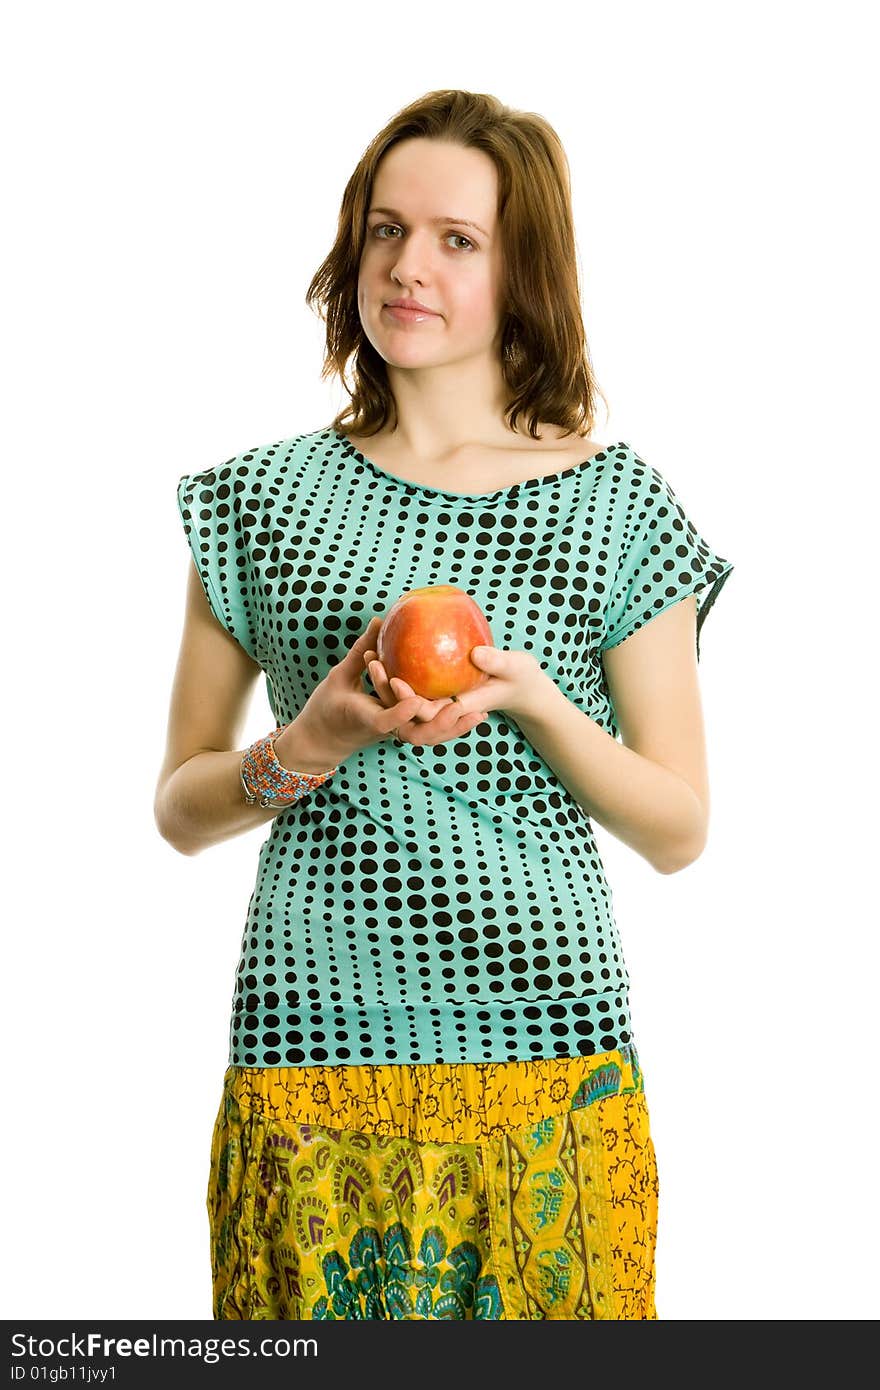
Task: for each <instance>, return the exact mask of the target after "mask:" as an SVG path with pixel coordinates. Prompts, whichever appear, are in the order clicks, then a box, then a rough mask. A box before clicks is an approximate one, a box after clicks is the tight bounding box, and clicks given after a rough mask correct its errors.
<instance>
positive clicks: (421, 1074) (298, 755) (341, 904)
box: [156, 91, 732, 1320]
mask: <svg viewBox="0 0 880 1390" xmlns="http://www.w3.org/2000/svg"><path fill="white" fill-rule="evenodd" d="M309 302H311V303H317V302H320V304H321V305H322V306H323V307H324V309H325V311H326V313H325V319H326V324H327V356H326V361H325V367H324V373H325V375H326V374H327V373H328V372H329V371H334V372H336V373H338V374H339V376H340V378H341V379H342V380H343V382H344V381H345V377H344V370H345V366H346V363H347V362H348V361H349V359H350V358H351V357H352V356H353V357H354V362H355V365H354V383H353V387H352V388H351V389H349V387H348V386H346V390H347V391H348V394H349V396H350V400H351V404H350V409H349V410H348V411H347V412H346V413H344V414H341V415H340V416H338V417H337V418H336V419H334V420H333V422H332V424H331V425H329V426H326V427H323V428H321V429H318V430H315V431H313V432H311V433H306V434H299V435H294V436H292V437H290V438H287V439H282V440H278V441H276V442H275V443H272V444H267V445H265V446H263V447H260V448H254V449H249V450H247V451H246V452H244V453H241V454H239V455H237V456H236V457H234V458H231V459H229V460H228V461H227V462H226V463H224V464H222V465H219V466H217V467H213V468H209V469H208V470H206V471H203V472H199V473H194V474H191V475H187V476H184V477H183V478H182V479H181V480H180V484H179V488H178V501H179V506H180V511H181V515H182V518H183V522H184V526H185V530H186V534H187V537H188V540H189V543H190V546H191V548H192V555H193V560H194V563H193V567H192V570H191V573H190V580H189V591H188V607H187V616H186V623H185V630H184V635H183V642H182V648H181V653H180V660H179V666H178V670H177V674H176V678H175V685H174V691H173V697H172V708H171V716H170V724H169V742H168V750H167V757H166V760H165V764H164V767H163V769H162V772H161V774H160V778H159V785H158V788H157V797H156V817H157V824H158V826H159V828H160V830H161V833H162V834H163V836H164V837H165V838H166V839H167V840H168V841H169V842H170V843H171V844H172V845H173V846H174V847H175V848H176V849H178V850H180V852H181V853H184V854H196V853H199V852H200V851H201V850H203V849H205V848H207V847H208V846H210V845H214V844H218V843H220V842H221V841H223V840H226V839H228V838H230V837H231V836H233V835H237V834H241V833H243V832H246V831H248V830H251V829H253V828H254V827H255V826H258V825H263V824H266V823H271V830H270V832H269V834H268V837H267V838H266V839H265V840H264V841H263V844H262V847H261V849H260V854H259V863H258V869H257V877H256V884H255V887H254V891H253V894H252V896H251V900H250V904H249V908H248V914H247V921H246V924H245V927H244V935H243V939H242V944H241V956H240V961H239V965H238V972H237V978H236V982H235V991H234V1003H233V1013H232V1022H231V1030H230V1052H229V1065H228V1067H227V1070H226V1073H225V1078H224V1085H223V1093H222V1098H221V1102H220V1106H219V1111H218V1114H217V1120H216V1125H215V1128H214V1134H213V1142H212V1150H211V1165H210V1176H209V1184H208V1194H207V1205H208V1212H209V1218H210V1234H211V1252H212V1265H213V1269H212V1274H213V1316H214V1317H215V1318H216V1319H226V1318H229V1319H232V1318H235V1319H260V1318H267V1319H278V1318H281V1319H291V1320H293V1319H296V1320H300V1319H315V1318H327V1319H338V1318H389V1319H392V1318H394V1319H396V1318H406V1319H430V1318H493V1319H544V1318H556V1319H562V1318H565V1319H581V1318H585V1319H592V1318H608V1319H643V1318H645V1319H647V1318H656V1316H657V1312H656V1304H655V1296H654V1288H655V1271H654V1251H655V1241H656V1230H657V1198H658V1185H657V1172H656V1164H655V1155H654V1150H653V1145H652V1142H651V1135H650V1127H649V1120H648V1111H647V1108H646V1100H645V1089H644V1081H643V1075H642V1070H641V1066H640V1062H639V1058H638V1055H637V1051H636V1046H635V1042H634V1035H633V1029H632V1025H631V1021H630V1015H629V1007H628V995H627V987H628V976H627V971H626V966H625V963H624V958H623V953H622V951H621V946H620V941H619V938H618V932H617V927H616V924H615V920H614V915H613V910H612V901H611V890H610V888H609V886H608V884H607V882H606V879H605V876H604V872H603V866H602V861H601V857H600V855H599V851H598V849H597V847H596V842H595V839H594V836H593V830H592V821H593V820H594V819H595V820H597V821H598V822H599V823H600V824H601V825H603V826H604V827H605V828H606V829H607V830H608V831H609V832H610V833H611V834H614V835H616V836H617V837H618V838H620V839H621V840H623V841H624V842H625V843H626V844H628V845H630V846H631V847H632V848H633V849H634V850H635V851H636V853H638V854H640V855H642V856H643V858H644V859H646V860H647V861H648V862H649V863H650V864H652V865H653V866H654V867H655V868H656V869H657V871H658V872H659V873H662V874H668V873H674V872H676V871H678V870H680V869H682V868H684V867H686V866H687V865H688V864H690V863H692V862H693V861H694V860H695V859H696V858H697V856H698V855H699V854H700V853H701V851H702V850H703V848H704V846H705V843H706V835H707V826H708V819H709V788H708V782H707V773H706V751H705V747H704V740H703V731H702V719H701V707H700V694H699V686H698V672H697V663H698V660H699V630H700V627H701V625H702V622H703V621H704V620H705V617H706V614H707V612H708V610H709V607H710V604H711V603H712V601H713V600H714V598H715V597H716V596H717V594H718V592H719V591H720V589H721V586H722V584H723V583H724V581H725V580H726V579H727V577H728V575H729V573H730V572H731V569H732V565H731V564H730V562H729V561H727V560H724V559H721V558H720V557H719V556H718V555H717V554H715V553H714V552H713V551H712V550H711V549H710V547H709V545H708V544H707V542H706V541H705V540H704V539H703V538H702V536H701V535H700V534H699V532H698V531H697V530H696V528H695V527H694V525H693V523H692V522H691V521H690V519H689V518H688V516H687V515H686V513H685V512H684V510H683V509H682V506H681V504H680V503H679V501H678V499H677V498H676V496H675V494H674V492H673V491H672V488H671V487H670V485H669V484H668V483H667V482H666V481H665V479H664V478H663V477H662V476H661V475H660V473H659V472H658V471H657V470H656V469H655V468H653V467H652V466H651V465H650V464H648V463H646V462H645V461H644V460H643V459H642V458H640V456H639V455H638V454H637V453H636V452H635V450H634V449H633V448H632V446H631V445H630V444H628V443H626V442H623V441H619V442H617V443H614V444H610V445H602V444H600V443H597V442H596V441H595V440H593V439H591V438H589V434H590V431H591V429H592V427H593V407H594V401H595V394H596V390H597V388H596V386H595V383H594V379H593V375H592V372H591V368H590V363H589V357H588V352H587V348H586V344H585V336H584V330H583V324H582V320H581V314H580V307H579V291H578V282H577V273H576V266H575V243H574V234H573V227H572V214H571V205H570V192H569V180H568V168H567V163H566V159H565V156H564V153H563V150H562V148H561V146H560V144H559V141H558V138H557V137H556V135H555V133H554V131H553V130H552V129H551V128H550V127H549V126H548V124H547V123H546V122H545V121H544V120H542V119H541V118H540V117H539V116H537V115H535V114H533V113H530V112H520V111H515V110H511V109H510V108H508V107H505V106H503V105H502V104H501V103H500V102H499V101H497V100H496V99H494V98H493V97H491V96H486V95H482V94H473V93H469V92H462V91H440V92H433V93H429V94H428V95H426V96H425V97H424V98H422V99H420V100H418V101H416V102H414V103H413V104H412V105H411V106H409V107H407V108H406V109H405V110H403V111H402V112H400V113H399V114H398V115H397V116H396V117H395V118H394V119H393V120H392V121H391V122H390V123H389V125H388V126H387V128H386V129H385V130H383V131H382V132H381V133H380V134H379V135H378V136H377V137H376V138H375V139H374V140H373V142H372V143H371V144H370V146H369V147H368V149H367V150H366V152H365V154H364V156H363V158H362V159H361V161H360V163H359V164H358V166H357V168H356V170H355V171H354V173H353V175H352V177H351V178H350V180H349V182H348V184H347V186H346V189H345V193H344V197H343V201H342V209H341V214H340V218H339V229H338V235H337V239H336V244H335V245H334V247H333V249H332V250H331V252H330V254H329V255H328V257H327V259H326V261H325V262H324V264H323V265H322V266H321V268H320V270H319V271H318V272H317V274H316V276H315V278H314V281H313V283H312V285H311V287H310V291H309ZM600 394H601V393H600ZM603 399H604V398H603ZM447 584H449V585H455V586H457V587H458V588H460V589H461V590H463V591H464V592H465V593H466V594H467V595H469V596H470V598H471V599H472V600H473V601H474V602H475V603H476V604H477V605H478V606H479V608H480V609H481V610H482V613H483V614H484V616H485V617H486V619H487V621H488V624H489V629H490V631H491V634H492V642H491V643H487V644H476V645H474V646H473V647H472V648H471V649H470V651H469V657H470V661H471V663H472V667H473V672H474V678H475V680H477V681H478V683H477V684H476V685H474V686H473V688H468V689H465V690H459V691H457V692H456V691H453V692H450V694H449V695H447V696H444V697H443V698H439V699H430V698H426V697H424V696H423V695H422V694H421V693H420V692H419V691H417V690H414V689H412V688H411V687H410V686H408V685H407V684H406V683H405V682H404V681H402V680H400V679H398V678H396V677H395V676H394V673H393V672H391V671H389V670H386V669H385V668H384V667H383V664H382V662H381V661H380V660H379V657H378V645H377V642H378V633H379V628H380V625H381V621H382V619H383V617H384V615H385V614H386V613H387V611H388V610H389V608H390V607H391V605H392V604H393V603H394V601H395V600H396V599H398V598H399V597H400V596H401V595H402V594H404V593H407V592H408V591H409V590H411V589H414V588H421V587H427V586H433V585H447ZM260 673H264V674H265V676H266V681H267V694H268V698H269V701H270V704H271V709H272V713H273V715H274V716H275V727H274V728H273V729H272V730H271V731H270V732H269V733H268V734H267V735H266V737H265V738H263V739H259V740H257V741H256V742H255V743H254V744H252V745H251V747H250V748H248V749H240V748H237V747H236V743H237V734H238V733H239V732H240V729H241V725H242V720H243V718H244V714H245V711H246V709H247V706H248V702H249V699H250V697H251V695H252V693H253V686H254V682H255V681H256V679H257V678H258V677H259V675H260ZM477 673H480V675H479V676H478V674H477ZM618 736H619V739H618Z"/></svg>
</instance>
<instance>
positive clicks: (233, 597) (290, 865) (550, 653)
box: [177, 428, 733, 1067]
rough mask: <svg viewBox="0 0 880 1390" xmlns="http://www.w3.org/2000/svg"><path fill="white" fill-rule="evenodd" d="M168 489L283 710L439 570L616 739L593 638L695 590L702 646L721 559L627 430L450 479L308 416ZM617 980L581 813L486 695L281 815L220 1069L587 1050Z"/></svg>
mask: <svg viewBox="0 0 880 1390" xmlns="http://www.w3.org/2000/svg"><path fill="white" fill-rule="evenodd" d="M177 496H178V505H179V509H180V514H181V517H182V519H183V523H184V529H185V532H186V535H187V538H188V541H189V544H190V547H191V550H192V554H193V556H194V558H195V561H196V564H197V566H198V569H199V573H200V575H201V578H202V583H203V585H204V588H205V592H206V594H207V597H208V601H209V603H210V605H211V608H212V610H213V612H214V614H215V616H216V617H217V618H218V620H219V621H220V622H221V623H222V624H223V626H224V627H225V628H226V629H227V631H229V632H230V633H231V634H232V635H233V636H234V637H235V639H236V640H237V641H238V642H239V643H240V645H241V646H242V647H243V649H244V650H245V651H246V652H247V653H248V655H249V656H251V658H252V659H253V660H254V661H256V662H257V663H258V664H259V665H260V667H261V668H262V669H263V671H264V672H265V675H266V681H267V694H268V698H269V702H270V706H271V709H272V711H273V713H274V715H275V718H276V720H277V722H278V723H279V724H284V723H287V722H288V721H290V720H291V719H293V718H295V716H296V714H297V711H298V710H300V709H301V708H302V706H303V705H304V703H305V701H306V700H307V698H308V696H309V695H310V694H311V692H312V690H313V689H314V687H315V686H316V685H317V684H318V682H319V681H320V680H322V679H323V678H324V676H325V675H326V674H327V672H328V670H329V669H330V668H331V667H332V666H334V665H336V664H337V663H338V662H339V661H340V660H341V659H342V657H343V656H344V654H345V652H346V651H347V650H348V649H349V648H350V647H351V645H352V644H353V643H354V641H355V640H356V639H357V637H358V636H359V635H360V634H361V633H362V632H363V630H364V629H365V628H366V626H367V624H368V623H369V621H370V619H371V618H372V617H373V616H374V615H379V616H383V615H384V614H385V613H386V612H387V610H388V608H389V607H390V606H391V604H392V603H393V602H394V600H395V599H396V598H397V597H398V596H399V595H400V594H402V593H404V592H405V591H406V590H408V589H412V588H415V587H420V586H423V585H428V584H455V585H458V586H459V587H460V588H462V589H464V590H466V592H467V593H469V594H470V595H471V596H472V597H473V598H474V600H475V601H476V602H477V603H478V604H479V605H480V607H481V609H482V610H483V612H484V613H485V615H486V618H487V620H488V623H489V627H490V629H491V632H492V637H493V641H494V643H495V645H496V646H498V647H501V648H505V649H511V650H529V651H531V652H532V653H533V655H534V656H535V657H536V658H537V660H538V661H539V662H540V664H541V667H542V669H543V670H544V671H546V672H547V673H548V674H549V675H550V676H551V677H552V679H553V680H554V681H555V682H556V684H557V685H558V686H559V687H560V689H561V690H562V691H563V692H564V693H565V695H566V696H567V697H568V698H569V699H570V700H571V701H573V703H574V704H575V705H577V707H578V708H579V709H581V710H583V712H584V713H585V714H587V715H589V716H590V718H591V719H593V720H595V721H596V722H597V723H598V724H600V725H601V726H602V727H603V728H604V729H606V730H607V731H608V732H609V733H610V734H613V735H615V736H616V735H617V733H618V729H617V725H616V722H615V714H614V709H613V707H612V704H611V700H610V696H609V693H608V690H607V688H606V684H605V679H604V673H603V667H602V659H601V654H602V652H604V651H606V650H608V649H609V648H610V647H612V646H615V645H616V644H617V643H618V642H621V641H623V640H624V639H625V638H626V637H628V636H630V635H631V634H632V633H634V632H636V631H637V630H638V629H639V628H640V627H642V626H643V625H644V624H645V623H646V622H649V621H650V619H651V618H652V617H654V616H656V614H657V613H660V612H662V611H663V610H664V609H665V608H668V607H669V606H670V605H671V604H673V603H676V602H677V601H678V600H679V599H682V598H684V597H685V596H686V595H688V594H692V593H696V594H697V596H698V599H697V601H698V605H699V609H698V638H697V654H698V656H699V629H700V627H702V623H703V620H704V619H705V617H706V614H707V612H708V610H709V607H710V606H711V604H712V602H713V601H714V599H715V598H716V596H717V594H718V593H719V591H720V589H721V587H722V585H723V583H724V582H725V580H726V579H727V578H728V575H729V574H730V572H731V570H732V568H733V566H732V565H731V564H730V562H729V561H727V560H724V559H721V558H720V557H719V556H718V555H716V554H714V553H713V551H712V550H711V549H710V548H709V546H708V545H707V543H706V542H705V540H703V538H702V537H701V536H700V535H699V533H698V532H697V531H696V529H695V528H694V526H693V524H692V523H691V522H690V520H689V519H688V517H687V516H686V515H685V513H684V511H683V510H682V508H681V505H680V504H679V502H678V500H677V498H676V497H675V494H674V493H673V491H672V489H671V487H670V486H669V484H668V483H667V482H666V481H665V480H664V479H663V478H662V477H661V476H660V474H659V473H658V472H657V471H656V470H655V469H653V468H652V467H650V466H649V465H648V464H646V463H645V462H644V461H643V460H642V459H640V458H639V456H638V455H637V454H636V453H635V452H634V451H633V449H632V448H631V447H630V446H629V445H628V444H625V443H618V444H614V445H611V446H609V447H608V448H606V449H604V450H602V452H600V453H598V454H596V455H595V456H594V457H593V458H592V459H589V460H586V461H585V462H583V463H581V464H579V465H576V466H574V467H570V468H567V469H564V470H563V471H561V472H558V473H554V474H549V475H546V476H544V477H538V478H532V479H529V480H528V481H527V482H524V483H519V484H515V485H514V486H512V487H508V488H502V489H499V490H498V491H496V492H492V493H487V494H476V493H473V494H463V493H452V492H444V491H441V490H437V489H432V488H428V487H425V486H423V485H421V484H416V483H413V482H409V481H407V480H405V479H403V478H398V477H395V476H394V475H392V474H390V473H386V472H385V471H384V470H383V469H381V468H379V467H378V466H376V465H375V464H374V463H372V462H371V461H370V460H369V459H367V458H365V457H364V456H363V455H362V454H361V453H359V452H358V451H356V450H355V449H354V447H353V446H352V445H351V444H350V443H349V442H348V441H347V440H346V439H345V437H344V436H343V435H342V434H339V433H338V432H337V431H336V430H334V429H332V428H331V429H322V430H319V431H315V432H314V433H311V434H305V435H298V436H295V437H293V438H290V439H285V440H281V441H279V442H278V443H275V444H271V445H266V446H263V447H261V448H256V449H252V450H249V451H247V452H245V453H242V454H239V455H238V456H236V457H234V458H231V459H229V460H228V462H226V463H224V464H222V465H219V466H217V467H215V468H211V469H208V470H207V471H204V472H199V473H193V474H189V475H185V476H184V477H182V478H181V479H180V482H179V485H178V493H177ZM363 686H364V690H365V691H366V692H368V693H369V692H372V686H371V684H370V682H369V680H368V679H366V678H365V680H364V682H363ZM373 694H374V698H376V699H378V696H375V693H374V692H373ZM628 984H629V980H628V975H627V970H626V966H625V963H624V958H623V954H622V951H621V947H620V941H619V938H618V931H617V926H616V923H615V920H614V914H613V910H612V901H611V892H610V889H609V886H608V884H607V882H606V879H605V874H604V870H603V865H602V860H601V857H600V854H599V851H598V848H597V846H596V842H595V839H594V836H593V829H592V825H591V822H590V819H589V817H588V816H587V814H586V813H585V811H584V810H583V808H582V807H581V806H580V805H579V804H578V803H577V802H576V801H575V800H574V798H573V797H572V795H571V794H570V793H569V792H568V790H567V789H566V787H565V786H564V785H563V784H562V783H561V782H560V781H559V779H558V778H557V777H556V775H555V773H554V772H553V770H552V768H551V767H550V766H549V765H548V764H546V763H545V762H544V761H543V759H542V758H541V757H540V755H539V754H538V752H537V751H536V750H535V749H534V748H533V747H532V746H531V745H530V744H529V742H528V741H527V740H526V739H525V737H524V736H523V734H522V733H521V731H520V730H519V729H518V728H517V725H516V723H515V721H514V720H513V718H512V717H510V716H508V715H507V714H506V713H505V712H504V711H503V710H492V711H490V713H489V717H488V719H486V720H485V721H484V722H482V723H480V724H479V725H478V726H477V727H476V728H475V729H473V730H472V731H471V732H469V733H468V734H467V735H465V736H464V737H461V738H458V739H454V740H451V741H449V742H447V743H445V744H438V745H436V746H434V747H428V746H426V747H417V746H414V745H411V744H409V743H406V742H403V741H401V740H398V739H393V738H388V739H384V740H380V741H379V742H377V743H375V744H373V745H371V746H370V747H369V748H366V749H363V750H361V751H360V752H359V753H357V754H355V755H353V756H352V757H350V758H348V759H347V760H346V761H345V762H344V763H343V765H342V766H341V767H340V769H339V771H338V772H337V773H335V774H334V776H333V777H331V778H330V779H329V780H328V781H327V782H325V783H323V784H322V785H321V786H320V787H318V788H317V789H316V790H315V791H314V792H312V793H311V794H310V795H309V796H307V797H305V798H303V799H302V800H301V801H299V802H297V803H296V804H295V805H294V806H292V807H290V808H289V809H288V810H285V811H281V812H279V814H278V815H277V816H276V818H275V820H274V821H273V822H272V826H271V830H270V832H269V835H268V837H267V838H266V839H265V840H264V841H263V844H262V846H261V848H260V853H259V861H258V867H257V876H256V883H255V887H254V890H253V893H252V895H251V900H250V903H249V906H248V911H247V919H246V922H245V926H244V932H243V937H242V943H241V954H240V960H239V964H238V969H237V974H236V980H235V989H234V996H233V1008H232V1019H231V1025H230V1038H229V1042H230V1052H229V1063H230V1065H232V1066H247V1067H275V1066H296V1065H318V1064H321V1063H329V1064H333V1065H337V1064H343V1063H353V1064H365V1063H366V1064H379V1063H401V1064H404V1063H431V1062H444V1063H449V1062H503V1061H510V1060H528V1059H529V1058H548V1057H573V1056H578V1055H587V1054H592V1053H594V1052H600V1051H607V1050H609V1049H612V1048H616V1047H620V1046H622V1045H624V1044H626V1043H627V1042H628V1041H629V1039H630V1017H629V1003H628Z"/></svg>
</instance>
